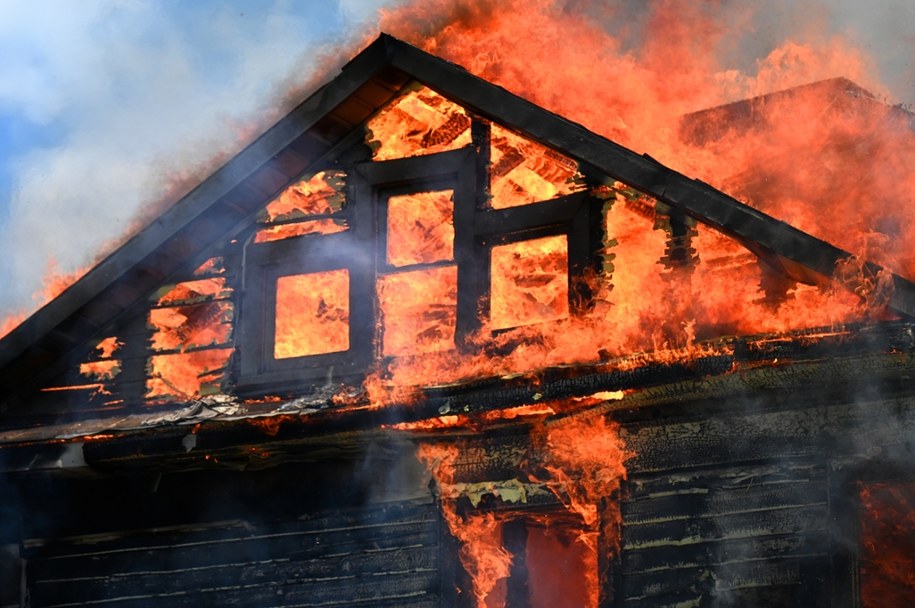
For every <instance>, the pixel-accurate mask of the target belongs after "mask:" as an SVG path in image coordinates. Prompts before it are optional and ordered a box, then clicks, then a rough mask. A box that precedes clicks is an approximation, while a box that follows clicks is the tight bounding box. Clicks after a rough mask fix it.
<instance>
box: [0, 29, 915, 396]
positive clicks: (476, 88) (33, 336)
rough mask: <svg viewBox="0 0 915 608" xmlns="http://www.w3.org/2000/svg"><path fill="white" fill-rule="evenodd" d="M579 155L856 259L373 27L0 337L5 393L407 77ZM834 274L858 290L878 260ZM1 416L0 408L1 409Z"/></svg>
mask: <svg viewBox="0 0 915 608" xmlns="http://www.w3.org/2000/svg"><path fill="white" fill-rule="evenodd" d="M411 81H418V82H420V83H422V84H424V85H426V86H428V87H429V88H431V89H433V90H435V91H437V92H438V93H440V94H442V95H444V96H445V97H448V98H450V99H451V100H453V101H455V102H457V103H459V104H460V105H462V106H463V107H465V108H467V110H469V111H470V112H473V113H475V114H477V115H479V116H481V117H483V118H486V119H489V120H492V121H494V122H497V123H500V124H502V125H504V126H506V127H508V128H510V129H513V130H516V131H518V132H521V133H523V134H525V135H526V136H527V137H529V138H531V139H533V140H536V141H538V142H540V143H542V144H544V145H547V146H549V147H552V148H554V149H556V150H558V151H560V152H562V153H563V154H565V155H567V156H569V157H571V158H573V159H575V160H576V161H578V162H579V163H580V164H581V167H582V170H583V171H584V172H585V173H587V174H590V175H603V176H607V177H609V178H610V179H613V180H619V181H621V182H624V183H626V184H628V185H630V186H632V187H634V188H636V189H638V190H640V191H642V192H644V193H646V194H648V195H650V196H653V197H654V198H656V199H657V200H659V201H661V202H663V203H666V204H667V205H670V206H671V207H673V208H676V209H678V210H680V211H681V212H683V213H685V214H687V215H689V216H691V217H692V218H694V219H695V220H697V221H699V222H702V223H704V224H706V225H708V226H711V227H713V228H715V229H717V230H719V231H721V232H723V233H724V234H726V235H728V236H730V237H732V238H734V239H736V240H738V241H739V242H741V243H742V244H743V245H744V246H746V247H747V248H748V249H750V250H751V251H753V252H754V253H755V254H756V255H758V256H759V257H760V258H762V259H763V260H764V261H766V262H767V263H769V264H770V265H771V266H773V267H774V268H775V269H777V270H779V271H781V272H783V273H784V274H785V275H787V276H789V277H790V278H792V279H795V280H800V281H803V282H807V283H816V282H824V281H827V280H830V278H832V277H833V275H834V271H835V268H836V265H837V263H838V262H840V261H842V260H846V259H852V256H851V255H850V254H849V253H848V252H846V251H843V250H841V249H839V248H837V247H834V246H832V245H830V244H829V243H826V242H824V241H822V240H819V239H817V238H815V237H813V236H810V235H809V234H806V233H804V232H802V231H800V230H797V229H795V228H793V227H791V226H789V225H787V224H785V223H784V222H781V221H779V220H777V219H775V218H773V217H770V216H768V215H766V214H764V213H762V212H760V211H757V210H755V209H753V208H751V207H749V206H747V205H745V204H743V203H741V202H739V201H737V200H736V199H734V198H732V197H730V196H728V195H727V194H725V193H723V192H721V191H719V190H716V189H715V188H713V187H711V186H709V185H708V184H705V183H702V182H700V181H697V180H694V179H691V178H689V177H687V176H685V175H683V174H681V173H678V172H677V171H674V170H672V169H670V168H668V167H666V166H664V165H662V164H661V163H659V162H657V161H655V160H654V159H652V158H651V157H649V156H647V155H640V154H638V153H636V152H633V151H631V150H628V149H626V148H624V147H622V146H620V145H618V144H616V143H614V142H612V141H610V140H608V139H606V138H604V137H601V136H599V135H596V134H594V133H592V132H590V131H588V130H587V129H585V128H584V127H582V126H581V125H578V124H576V123H573V122H571V121H569V120H567V119H565V118H562V117H561V116H558V115H556V114H553V113H551V112H548V111H546V110H544V109H542V108H540V107H538V106H536V105H534V104H532V103H531V102H529V101H527V100H525V99H522V98H521V97H518V96H517V95H514V94H512V93H510V92H508V91H506V90H505V89H503V88H501V87H498V86H496V85H493V84H491V83H489V82H486V81H484V80H482V79H480V78H478V77H476V76H474V75H472V74H470V73H469V72H467V71H466V70H464V69H463V68H461V67H459V66H457V65H454V64H452V63H449V62H447V61H445V60H442V59H440V58H438V57H435V56H433V55H430V54H428V53H425V52H423V51H421V50H419V49H417V48H415V47H413V46H410V45H408V44H406V43H404V42H401V41H399V40H396V39H395V38H392V37H390V36H387V35H384V34H383V35H381V36H380V37H379V38H378V39H377V40H376V41H375V42H373V43H372V44H371V45H369V46H368V47H367V48H366V49H365V50H364V51H362V52H361V53H360V54H359V55H357V56H356V57H355V58H354V59H353V60H352V61H350V62H349V63H348V64H347V65H346V66H344V67H343V68H342V70H341V72H340V73H339V75H337V77H336V78H334V79H333V80H332V81H331V82H329V83H328V84H327V85H325V86H323V87H322V88H320V89H318V90H317V91H316V92H315V93H314V94H313V95H311V96H310V97H309V98H308V99H306V100H305V101H304V102H302V103H301V104H300V105H299V106H298V107H296V108H295V109H294V110H293V111H292V112H290V113H289V114H288V115H287V116H285V117H284V118H283V119H282V120H280V121H279V122H278V123H277V124H276V125H274V126H273V127H272V128H270V129H269V130H268V131H266V132H265V133H264V134H263V135H261V136H260V137H259V138H258V139H257V140H255V141H254V142H253V143H252V144H250V145H249V146H247V147H246V148H245V149H244V150H242V151H241V152H240V153H239V154H238V155H236V156H235V157H234V158H233V159H232V160H231V161H229V162H228V163H226V164H225V165H224V166H222V167H221V168H220V169H218V170H217V171H215V172H214V173H213V174H212V175H210V176H209V177H208V178H207V179H205V180H204V181H203V182H201V183H200V184H199V185H198V186H197V187H196V188H195V189H193V190H192V191H191V192H190V193H188V194H187V195H186V196H185V197H183V198H182V199H181V200H179V201H178V202H177V203H176V204H175V205H174V206H173V207H171V208H170V209H168V210H167V211H166V212H164V213H163V214H162V215H161V216H160V217H159V218H157V219H156V220H155V221H153V222H152V223H151V224H149V225H148V226H147V227H146V228H144V229H143V230H141V231H140V232H139V233H137V234H136V235H135V236H134V237H133V238H131V239H130V240H129V241H128V242H126V243H125V244H124V245H123V246H122V247H120V248H119V249H118V250H117V251H115V252H114V253H112V254H111V255H109V256H108V257H107V258H106V259H104V260H103V261H102V262H100V263H99V264H98V265H97V266H95V267H94V268H93V269H92V270H90V271H89V272H88V273H86V275H84V276H83V277H82V278H81V279H80V280H78V281H77V282H76V283H74V284H73V285H72V286H71V287H70V288H69V289H67V290H66V291H64V292H63V293H62V294H61V295H60V296H58V297H57V298H56V299H54V300H53V301H51V302H49V303H48V304H47V305H45V306H44V307H43V308H41V309H40V310H39V311H37V312H36V313H35V314H34V315H32V316H31V317H30V318H29V319H27V320H26V321H25V322H24V323H22V324H21V325H20V326H19V327H17V328H16V329H14V330H13V331H12V332H10V333H9V334H8V335H7V336H6V337H5V338H3V339H2V341H0V394H8V393H10V392H13V391H14V390H16V388H17V387H18V386H20V385H21V384H22V383H23V382H24V381H26V380H29V379H34V378H36V377H37V376H39V375H41V376H42V377H43V376H45V375H47V374H49V373H51V370H54V369H56V367H57V366H60V365H61V364H62V363H61V362H62V361H66V360H67V359H68V357H69V356H70V355H71V354H73V353H75V352H76V351H78V350H80V349H84V348H85V347H86V345H87V343H88V341H89V340H90V339H91V338H92V336H97V335H99V332H105V331H109V330H110V328H114V327H115V326H116V325H117V323H118V322H119V321H121V320H123V319H125V318H126V317H127V316H129V315H130V314H131V313H134V312H136V311H137V310H139V309H140V308H141V307H142V306H143V305H144V304H145V303H147V302H148V299H149V297H150V296H151V294H153V293H154V292H155V291H156V290H157V289H158V288H159V287H160V286H161V285H162V284H163V283H168V282H169V281H171V280H174V279H175V277H178V276H180V275H181V273H186V272H187V269H188V268H192V267H194V265H196V264H199V263H200V262H202V261H203V260H205V259H206V258H207V257H208V252H211V251H212V250H213V249H214V248H215V247H216V246H217V245H218V243H219V242H220V241H221V240H222V239H224V238H225V235H226V234H231V233H232V232H233V230H237V229H238V227H240V226H243V225H245V224H246V223H247V222H250V221H251V218H252V217H253V216H254V214H256V213H257V212H258V210H259V209H260V208H261V207H262V205H263V203H264V201H266V200H269V198H270V197H271V196H272V195H273V194H275V193H276V192H278V191H279V190H280V189H282V188H283V187H285V186H286V185H287V184H288V183H289V182H290V181H291V180H292V179H294V178H295V177H297V176H298V175H300V174H301V173H302V172H304V171H306V170H307V169H308V168H309V167H311V166H314V165H316V164H317V163H319V162H321V160H322V159H323V158H326V157H327V156H328V155H330V154H332V153H333V152H334V151H335V150H336V149H338V147H339V146H341V145H345V144H347V143H349V142H350V141H352V138H353V137H361V129H360V126H361V125H362V124H363V123H364V122H365V121H366V120H367V119H368V118H369V117H370V116H371V115H372V114H373V113H374V112H376V111H377V110H378V109H380V108H381V107H382V106H384V105H385V104H386V103H387V102H388V101H390V100H391V99H392V98H393V97H395V96H396V95H397V94H398V92H399V91H400V90H401V89H402V88H403V87H404V86H405V85H406V84H408V83H409V82H411ZM858 268H860V272H858V273H855V274H854V276H846V277H845V278H844V279H840V281H841V282H843V283H845V284H846V286H847V287H849V288H851V289H854V290H860V289H862V288H864V287H866V285H867V284H868V282H870V281H873V282H876V277H877V275H878V274H879V273H881V270H882V269H881V268H880V267H878V266H876V265H874V264H871V263H863V264H861V265H859V266H858ZM883 276H885V277H888V278H889V279H890V280H891V282H892V284H893V289H892V290H891V295H890V296H889V301H888V304H887V305H888V307H889V308H891V309H893V310H894V311H896V312H898V313H900V314H902V315H904V316H908V317H912V316H915V285H913V284H912V283H910V282H909V281H908V280H906V279H904V278H902V277H899V276H897V275H892V274H886V273H884V275H883ZM0 411H2V410H0Z"/></svg>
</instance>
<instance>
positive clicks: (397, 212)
mask: <svg viewBox="0 0 915 608" xmlns="http://www.w3.org/2000/svg"><path fill="white" fill-rule="evenodd" d="M452 195H453V193H452V191H451V190H441V191H437V192H417V193H415V194H404V195H401V196H392V197H390V198H389V199H388V230H387V259H388V263H389V264H391V265H392V266H410V265H412V264H431V263H433V262H444V261H449V260H452V259H454V200H453V196H452Z"/></svg>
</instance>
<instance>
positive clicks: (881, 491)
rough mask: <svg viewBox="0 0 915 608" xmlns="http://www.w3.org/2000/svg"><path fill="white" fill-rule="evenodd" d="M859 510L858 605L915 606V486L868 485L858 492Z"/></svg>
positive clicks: (910, 484) (869, 607) (860, 487)
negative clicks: (914, 544) (859, 568)
mask: <svg viewBox="0 0 915 608" xmlns="http://www.w3.org/2000/svg"><path fill="white" fill-rule="evenodd" d="M858 493H859V497H860V500H861V506H862V521H861V537H860V541H861V545H860V547H861V549H860V554H859V560H860V563H861V570H860V576H861V605H862V606H864V607H865V608H874V607H878V606H910V605H912V603H913V602H915V569H913V566H915V560H913V558H912V551H911V548H912V542H913V540H915V508H913V507H915V484H913V483H912V482H902V483H901V482H896V483H887V482H884V483H868V484H860V486H859V488H858Z"/></svg>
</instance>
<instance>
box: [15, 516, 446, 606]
mask: <svg viewBox="0 0 915 608" xmlns="http://www.w3.org/2000/svg"><path fill="white" fill-rule="evenodd" d="M440 538H441V530H440V524H439V514H438V510H437V507H435V506H434V505H431V504H430V505H422V506H411V507H406V508H403V509H394V510H392V509H364V510H362V511H359V512H356V513H355V514H354V513H353V512H349V513H343V514H339V513H338V514H336V515H330V516H322V517H313V518H310V519H306V520H303V521H297V522H291V523H285V524H278V525H275V526H270V525H265V524H262V525H260V526H252V525H247V526H245V525H242V526H238V525H233V526H230V527H229V528H228V529H226V528H221V527H215V528H213V529H211V530H189V531H187V532H184V533H182V532H181V531H166V532H155V531H146V532H140V533H130V534H124V535H117V534H110V535H105V536H104V537H87V538H85V539H79V538H77V539H71V540H69V541H55V542H54V543H48V544H43V543H41V542H35V541H33V542H30V543H29V546H28V547H27V554H28V562H27V571H26V572H27V578H28V585H29V589H30V601H31V606H32V607H33V608H40V607H47V608H50V607H52V606H70V605H72V606H76V605H86V606H91V605H105V606H118V607H122V606H123V607H128V606H169V607H173V606H174V607H178V606H199V605H200V604H201V603H202V604H205V605H217V604H218V605H225V606H232V605H237V606H269V605H276V606H287V605H301V606H312V605H340V606H345V605H358V604H359V603H364V604H366V605H378V606H383V605H397V606H413V605H416V606H422V605H430V598H435V597H437V594H438V585H439V570H440V566H439V561H440V557H441V556H440V549H439V546H438V544H439V540H440Z"/></svg>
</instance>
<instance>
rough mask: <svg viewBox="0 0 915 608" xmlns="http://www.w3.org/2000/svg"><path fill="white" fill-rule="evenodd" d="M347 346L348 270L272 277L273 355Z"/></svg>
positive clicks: (279, 356)
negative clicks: (274, 297) (273, 308)
mask: <svg viewBox="0 0 915 608" xmlns="http://www.w3.org/2000/svg"><path fill="white" fill-rule="evenodd" d="M348 349H349V271H348V270H345V269H341V270H329V271H327V272H315V273H310V274H298V275H290V276H284V277H279V278H278V279H277V281H276V332H275V334H274V346H273V356H274V357H276V358H277V359H286V358H289V357H302V356H305V355H319V354H324V353H335V352H340V351H345V350H348Z"/></svg>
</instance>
